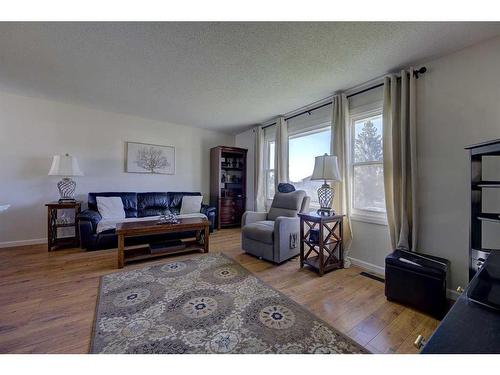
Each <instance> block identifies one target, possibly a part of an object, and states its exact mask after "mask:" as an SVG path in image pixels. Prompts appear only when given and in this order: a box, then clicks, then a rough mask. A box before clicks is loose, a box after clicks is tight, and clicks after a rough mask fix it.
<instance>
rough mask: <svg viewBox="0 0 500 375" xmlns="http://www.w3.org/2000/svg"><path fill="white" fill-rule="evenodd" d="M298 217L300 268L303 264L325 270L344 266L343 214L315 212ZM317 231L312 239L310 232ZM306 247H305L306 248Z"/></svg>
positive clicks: (319, 271) (320, 270)
mask: <svg viewBox="0 0 500 375" xmlns="http://www.w3.org/2000/svg"><path fill="white" fill-rule="evenodd" d="M298 215H299V217H300V268H302V267H304V264H306V265H308V266H310V267H312V268H313V269H315V270H317V271H318V273H319V275H320V276H323V274H324V273H325V272H328V271H332V270H334V269H338V268H343V266H344V248H343V243H342V221H343V219H344V216H345V215H331V216H328V215H319V214H317V213H316V212H311V213H307V214H304V213H301V214H298ZM313 232H315V233H317V236H316V237H317V238H314V239H312V237H313V236H311V233H313ZM306 247H307V249H306Z"/></svg>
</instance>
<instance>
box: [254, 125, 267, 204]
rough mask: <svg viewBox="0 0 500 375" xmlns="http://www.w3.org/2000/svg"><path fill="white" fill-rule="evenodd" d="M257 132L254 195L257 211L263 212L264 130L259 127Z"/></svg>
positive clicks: (256, 129)
mask: <svg viewBox="0 0 500 375" xmlns="http://www.w3.org/2000/svg"><path fill="white" fill-rule="evenodd" d="M254 132H255V165H254V169H255V170H254V193H255V211H258V212H263V211H265V210H266V207H265V203H266V202H265V193H264V129H262V127H261V126H258V127H256V128H255V129H254Z"/></svg>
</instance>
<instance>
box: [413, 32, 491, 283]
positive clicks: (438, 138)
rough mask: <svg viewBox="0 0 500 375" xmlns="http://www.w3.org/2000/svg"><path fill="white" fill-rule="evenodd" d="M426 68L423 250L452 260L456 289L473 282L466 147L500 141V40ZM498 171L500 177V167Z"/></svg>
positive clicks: (421, 111) (422, 93)
mask: <svg viewBox="0 0 500 375" xmlns="http://www.w3.org/2000/svg"><path fill="white" fill-rule="evenodd" d="M425 66H426V67H427V69H428V73H427V74H426V75H425V76H424V77H423V78H421V79H419V80H418V92H417V96H418V102H417V109H418V118H417V126H418V130H417V136H418V139H417V140H418V170H419V180H418V183H419V201H420V231H419V238H420V246H419V248H420V249H421V251H422V252H429V253H432V254H436V255H439V256H443V257H445V258H448V259H450V260H451V279H452V282H451V284H452V285H451V287H452V288H455V287H456V286H457V285H462V286H463V285H466V284H467V282H468V273H467V264H468V241H469V240H468V230H469V212H470V211H469V207H470V196H469V184H470V180H469V178H470V166H469V158H468V152H467V151H465V150H464V146H466V145H469V144H473V143H477V142H480V141H484V140H490V139H495V138H500V74H499V72H498V68H499V67H500V38H495V39H491V40H489V41H486V42H483V43H481V44H477V45H475V46H472V47H469V48H466V49H464V50H462V51H459V52H456V53H454V54H451V55H448V56H445V57H442V58H440V59H437V60H433V61H429V62H426V63H425ZM492 169H496V172H497V173H496V175H497V177H498V175H500V173H498V171H499V170H500V164H496V167H495V166H493V167H492ZM493 172H494V171H493ZM498 229H500V227H498V224H497V227H496V231H497V233H499V232H500V231H499V230H498ZM497 245H500V243H498V242H497ZM498 247H500V246H498Z"/></svg>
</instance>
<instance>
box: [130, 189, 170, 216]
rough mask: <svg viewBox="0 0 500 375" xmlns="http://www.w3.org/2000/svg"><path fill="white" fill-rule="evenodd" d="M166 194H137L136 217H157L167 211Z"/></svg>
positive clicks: (167, 199)
mask: <svg viewBox="0 0 500 375" xmlns="http://www.w3.org/2000/svg"><path fill="white" fill-rule="evenodd" d="M169 203H170V200H169V198H168V194H167V193H155V192H153V193H137V217H147V216H157V215H162V214H164V213H166V212H167V211H169Z"/></svg>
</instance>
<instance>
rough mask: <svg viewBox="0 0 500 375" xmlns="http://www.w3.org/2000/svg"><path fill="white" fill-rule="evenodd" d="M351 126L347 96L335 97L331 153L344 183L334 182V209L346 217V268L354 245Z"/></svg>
mask: <svg viewBox="0 0 500 375" xmlns="http://www.w3.org/2000/svg"><path fill="white" fill-rule="evenodd" d="M348 126H349V102H348V100H347V97H346V95H345V94H338V95H334V96H333V104H332V132H331V133H332V138H331V141H330V153H331V154H332V155H335V156H337V161H338V165H339V172H340V178H341V180H342V181H340V182H334V184H335V185H334V186H335V196H334V199H333V208H334V209H335V212H336V213H338V214H344V215H346V219H345V220H344V222H343V225H344V228H343V233H342V240H343V242H344V259H345V260H344V267H345V268H348V267H350V265H351V261H350V260H349V258H348V256H349V249H350V247H351V243H352V231H351V219H350V213H349V205H348V202H349V189H348V187H347V178H348V176H347V171H348V165H347V127H348Z"/></svg>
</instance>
